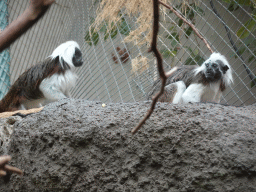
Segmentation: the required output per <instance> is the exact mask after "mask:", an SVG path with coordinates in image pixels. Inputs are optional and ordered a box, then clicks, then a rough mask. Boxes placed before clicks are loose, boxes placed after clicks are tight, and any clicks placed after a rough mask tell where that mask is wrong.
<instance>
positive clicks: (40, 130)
mask: <svg viewBox="0 0 256 192" xmlns="http://www.w3.org/2000/svg"><path fill="white" fill-rule="evenodd" d="M149 104H150V103H149V102H141V103H130V104H124V103H123V104H107V105H106V107H102V103H101V102H89V101H85V100H74V99H65V100H61V101H59V102H57V103H53V104H50V105H48V106H46V107H45V108H44V109H43V110H42V111H41V112H39V113H37V114H32V115H29V116H27V117H25V118H23V119H22V120H21V121H17V122H16V123H15V124H14V133H13V135H12V138H11V142H10V143H9V148H8V149H9V151H8V154H10V155H11V156H12V157H13V159H12V161H11V163H10V164H11V165H13V166H16V167H19V168H21V169H22V170H23V171H24V176H23V177H20V176H17V175H15V174H12V175H7V176H6V177H4V178H2V179H1V181H0V191H81V192H82V191H86V192H87V191H95V192H96V191H118V192H120V191H127V192H128V191H131V192H135V191H136V192H143V191H170V192H173V191H174V192H175V191H177V192H182V191H191V192H192V191H195V192H197V191H198V192H201V191H202V192H203V191H205V192H206V191H207V192H208V191H215V192H217V191H219V192H221V191H230V192H231V191H232V192H241V191H243V192H253V191H256V152H255V151H256V109H255V106H251V107H239V108H237V107H231V106H229V107H227V106H222V105H217V104H216V105H214V104H188V105H168V104H163V103H161V104H158V105H157V107H156V110H155V112H154V113H153V115H152V116H151V118H150V119H149V120H148V121H147V123H146V124H145V125H144V126H143V127H142V129H141V130H140V131H139V132H138V133H137V134H135V135H134V136H132V135H131V134H130V131H131V130H132V128H133V127H134V126H135V125H136V124H137V123H138V122H139V120H140V119H141V118H142V117H143V116H144V114H145V112H146V111H147V109H148V108H149V106H150V105H149Z"/></svg>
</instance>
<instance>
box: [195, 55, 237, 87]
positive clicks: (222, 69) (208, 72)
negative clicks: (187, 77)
mask: <svg viewBox="0 0 256 192" xmlns="http://www.w3.org/2000/svg"><path fill="white" fill-rule="evenodd" d="M199 72H202V73H204V74H205V77H206V78H208V79H209V80H211V79H212V80H213V81H218V80H219V79H222V80H223V83H224V84H225V85H226V86H227V85H230V84H231V83H232V82H233V78H232V71H231V67H230V65H229V63H228V61H227V59H226V57H225V56H223V55H221V54H220V53H212V54H211V56H210V57H209V58H208V59H207V60H205V62H204V63H203V64H202V65H201V66H200V67H198V68H196V69H195V75H197V74H198V73H199Z"/></svg>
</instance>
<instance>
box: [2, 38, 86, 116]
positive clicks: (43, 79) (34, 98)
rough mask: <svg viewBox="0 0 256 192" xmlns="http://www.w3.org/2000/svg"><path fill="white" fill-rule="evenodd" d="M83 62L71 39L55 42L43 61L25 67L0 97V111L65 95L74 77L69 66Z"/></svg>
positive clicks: (20, 107) (79, 51)
mask: <svg viewBox="0 0 256 192" xmlns="http://www.w3.org/2000/svg"><path fill="white" fill-rule="evenodd" d="M82 64H83V58H82V52H81V50H80V47H79V45H78V44H77V42H75V41H67V42H65V43H63V44H61V45H59V46H58V47H57V48H56V49H55V50H54V51H53V53H52V54H51V55H50V56H49V57H47V58H46V59H45V60H44V61H42V62H39V63H38V64H36V65H34V66H32V67H31V68H29V69H28V70H27V71H25V72H24V73H23V74H22V75H20V77H19V78H18V79H17V80H16V81H15V83H14V84H13V85H12V86H11V88H10V90H9V91H8V93H7V94H6V95H5V97H4V98H3V99H2V100H1V101H0V112H4V111H14V110H18V109H30V108H35V107H40V106H42V105H44V104H45V103H48V102H52V101H57V100H59V99H62V98H66V97H69V95H70V94H69V91H70V89H71V88H72V87H73V86H75V84H76V83H75V82H76V79H77V76H76V74H75V73H74V72H73V70H72V69H74V68H75V67H80V66H81V65H82Z"/></svg>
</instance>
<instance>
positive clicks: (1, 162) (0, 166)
mask: <svg viewBox="0 0 256 192" xmlns="http://www.w3.org/2000/svg"><path fill="white" fill-rule="evenodd" d="M10 160H11V156H9V155H7V156H1V157H0V177H2V176H5V175H6V171H11V172H13V173H17V174H19V175H22V171H21V170H20V169H18V168H16V167H13V166H10V165H7V163H8V162H9V161H10Z"/></svg>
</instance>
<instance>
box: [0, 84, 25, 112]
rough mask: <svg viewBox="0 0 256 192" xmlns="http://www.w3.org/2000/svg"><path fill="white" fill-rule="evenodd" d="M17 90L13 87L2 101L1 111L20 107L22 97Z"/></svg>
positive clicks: (0, 102) (14, 109)
mask: <svg viewBox="0 0 256 192" xmlns="http://www.w3.org/2000/svg"><path fill="white" fill-rule="evenodd" d="M17 91H18V90H14V89H12V88H11V89H10V90H9V91H8V93H7V94H6V95H5V96H4V98H3V99H2V100H1V101H0V113H2V112H6V111H16V110H18V109H19V107H20V104H21V100H22V98H21V97H19V96H18V94H17Z"/></svg>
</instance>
